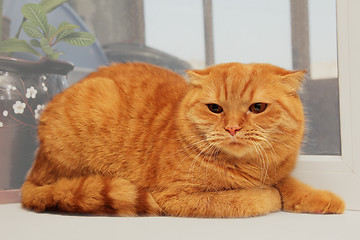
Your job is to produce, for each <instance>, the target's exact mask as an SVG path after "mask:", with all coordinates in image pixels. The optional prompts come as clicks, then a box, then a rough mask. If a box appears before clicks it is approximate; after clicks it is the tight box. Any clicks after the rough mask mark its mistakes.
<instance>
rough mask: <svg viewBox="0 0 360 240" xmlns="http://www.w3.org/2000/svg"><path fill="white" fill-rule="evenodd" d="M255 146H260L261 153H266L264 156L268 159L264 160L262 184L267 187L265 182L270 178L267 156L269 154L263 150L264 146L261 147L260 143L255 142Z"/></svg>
mask: <svg viewBox="0 0 360 240" xmlns="http://www.w3.org/2000/svg"><path fill="white" fill-rule="evenodd" d="M255 144H257V145H258V147H259V149H260V151H261V152H262V153H264V155H265V157H266V159H265V158H264V176H263V181H262V184H263V185H265V181H266V179H267V178H268V170H269V157H268V155H267V152H266V151H265V149H264V148H263V146H261V144H260V143H257V142H255ZM264 155H263V156H264Z"/></svg>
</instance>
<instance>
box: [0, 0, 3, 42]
mask: <svg viewBox="0 0 360 240" xmlns="http://www.w3.org/2000/svg"><path fill="white" fill-rule="evenodd" d="M2 11H3V0H0V41H1V40H2V18H3V15H2Z"/></svg>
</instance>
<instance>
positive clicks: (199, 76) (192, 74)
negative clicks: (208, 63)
mask: <svg viewBox="0 0 360 240" xmlns="http://www.w3.org/2000/svg"><path fill="white" fill-rule="evenodd" d="M186 74H187V75H188V77H189V80H190V83H191V84H193V85H195V86H201V85H203V82H204V79H205V78H206V77H207V76H208V75H209V74H210V70H209V69H203V70H188V71H186Z"/></svg>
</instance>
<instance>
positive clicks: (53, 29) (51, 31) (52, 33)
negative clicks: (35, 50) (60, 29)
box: [47, 24, 56, 41]
mask: <svg viewBox="0 0 360 240" xmlns="http://www.w3.org/2000/svg"><path fill="white" fill-rule="evenodd" d="M48 29H49V35H48V38H47V39H48V40H49V41H50V40H53V39H54V38H55V34H56V27H54V26H53V25H50V24H48Z"/></svg>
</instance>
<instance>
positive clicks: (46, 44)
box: [0, 0, 95, 191]
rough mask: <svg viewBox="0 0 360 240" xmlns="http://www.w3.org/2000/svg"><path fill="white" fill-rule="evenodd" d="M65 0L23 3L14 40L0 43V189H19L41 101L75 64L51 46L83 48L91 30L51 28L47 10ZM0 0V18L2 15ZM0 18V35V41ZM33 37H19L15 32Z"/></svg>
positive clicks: (66, 26)
mask: <svg viewBox="0 0 360 240" xmlns="http://www.w3.org/2000/svg"><path fill="white" fill-rule="evenodd" d="M66 1H67V0H43V1H41V2H40V3H38V4H35V3H28V4H25V5H23V7H22V14H23V21H22V23H21V25H20V26H19V30H18V32H17V34H16V35H15V37H14V38H11V39H7V40H3V41H1V42H0V53H5V54H7V55H8V56H7V57H0V152H1V157H0V191H1V190H4V189H14V188H19V187H20V186H21V184H22V182H23V179H24V177H25V175H26V172H27V171H28V169H29V168H30V166H31V164H32V161H33V157H34V153H35V150H36V148H37V145H38V144H37V139H36V128H37V120H38V118H39V116H40V114H41V111H42V110H43V109H44V107H45V104H46V103H47V102H48V101H49V100H50V99H51V98H52V97H53V96H54V95H55V94H56V93H58V92H60V91H62V90H63V89H64V88H65V87H66V75H67V73H68V72H70V71H72V70H73V68H74V66H73V64H71V63H69V62H64V61H59V60H57V59H58V57H59V55H61V54H64V53H63V52H60V51H58V50H56V49H55V48H54V46H56V45H57V43H59V42H66V43H69V44H72V45H75V46H88V45H90V44H92V43H93V42H94V41H95V38H94V36H93V35H92V34H90V33H87V32H78V31H75V29H76V28H78V26H76V25H73V24H71V23H68V22H63V23H61V24H59V26H57V27H55V26H53V25H51V24H49V23H48V21H47V14H48V13H50V12H51V11H53V10H54V9H56V8H57V7H58V6H60V5H61V4H63V3H64V2H66ZM2 4H3V0H0V19H2ZM1 29H2V26H1V20H0V39H1ZM21 30H23V32H24V33H25V34H27V35H28V36H30V37H31V38H32V39H31V40H30V41H29V42H27V41H25V40H22V39H20V38H19V36H20V32H21ZM15 52H25V53H28V54H33V55H35V56H37V57H38V58H39V60H38V61H26V60H22V59H16V58H12V57H11V54H12V53H15Z"/></svg>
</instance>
